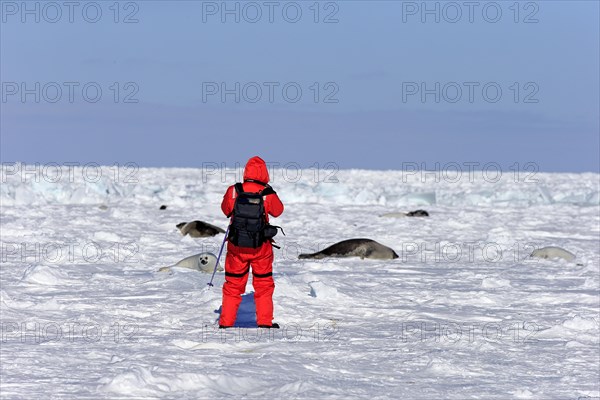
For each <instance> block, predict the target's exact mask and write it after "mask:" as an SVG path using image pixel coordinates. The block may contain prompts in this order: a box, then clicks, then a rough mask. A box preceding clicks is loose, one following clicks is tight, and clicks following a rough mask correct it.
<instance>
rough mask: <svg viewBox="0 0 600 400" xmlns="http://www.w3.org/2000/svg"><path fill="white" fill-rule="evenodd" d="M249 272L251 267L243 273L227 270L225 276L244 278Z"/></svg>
mask: <svg viewBox="0 0 600 400" xmlns="http://www.w3.org/2000/svg"><path fill="white" fill-rule="evenodd" d="M248 272H250V268H248V269H246V270H245V271H244V272H242V273H241V274H234V273H233V272H227V271H225V276H228V277H230V278H243V277H244V276H246V275H248Z"/></svg>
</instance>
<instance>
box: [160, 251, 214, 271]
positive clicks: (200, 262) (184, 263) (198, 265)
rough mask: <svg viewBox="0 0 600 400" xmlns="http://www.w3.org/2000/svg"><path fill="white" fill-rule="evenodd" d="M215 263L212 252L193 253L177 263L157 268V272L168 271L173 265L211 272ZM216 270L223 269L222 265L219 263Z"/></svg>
mask: <svg viewBox="0 0 600 400" xmlns="http://www.w3.org/2000/svg"><path fill="white" fill-rule="evenodd" d="M216 264H217V256H215V255H214V254H213V253H200V254H194V255H193V256H189V257H186V258H184V259H183V260H181V261H179V262H178V263H177V264H174V265H171V266H169V267H163V268H161V269H159V270H158V271H159V272H169V271H171V268H173V267H179V268H189V269H193V270H196V271H200V272H207V273H212V272H213V271H214V269H215V265H216ZM217 271H223V267H221V266H220V265H219V267H218V268H217Z"/></svg>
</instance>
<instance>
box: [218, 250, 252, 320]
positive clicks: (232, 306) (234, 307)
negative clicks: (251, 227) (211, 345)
mask: <svg viewBox="0 0 600 400" xmlns="http://www.w3.org/2000/svg"><path fill="white" fill-rule="evenodd" d="M234 247H235V246H232V245H230V244H228V246H227V256H226V257H225V283H224V284H223V305H222V307H221V318H220V319H219V324H220V325H223V326H233V325H234V324H235V319H236V317H237V311H238V308H239V306H240V303H241V302H242V294H244V292H245V291H246V283H247V282H248V269H249V263H248V261H246V260H245V257H244V255H243V254H238V253H237V251H236V249H235V248H234Z"/></svg>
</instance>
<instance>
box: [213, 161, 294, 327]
mask: <svg viewBox="0 0 600 400" xmlns="http://www.w3.org/2000/svg"><path fill="white" fill-rule="evenodd" d="M248 179H252V180H255V181H259V182H263V183H268V182H269V172H268V170H267V166H266V164H265V162H264V161H263V159H261V158H260V157H252V158H251V159H250V160H248V163H247V164H246V168H245V169H244V183H243V186H244V192H254V193H258V192H260V191H262V190H263V189H264V188H265V187H264V186H263V185H261V184H258V183H255V182H247V181H246V180H248ZM235 196H236V191H235V187H234V186H230V187H229V189H227V192H226V193H225V196H223V202H222V203H221V210H223V213H225V215H227V216H229V215H230V214H231V212H232V211H233V206H234V204H235ZM264 207H265V214H266V218H267V221H268V220H269V215H271V216H273V217H278V216H280V215H281V213H282V212H283V204H282V203H281V200H279V197H278V196H277V194H269V195H267V196H265V198H264ZM250 266H251V267H252V269H251V270H252V275H253V276H252V285H253V286H254V303H255V305H256V323H257V325H267V326H270V325H271V324H272V323H273V291H274V290H275V283H274V282H273V276H272V274H273V247H272V245H271V243H270V242H268V241H267V242H265V243H263V244H262V246H260V247H259V248H256V249H253V248H244V247H238V246H236V245H234V244H233V243H231V242H229V241H228V242H227V257H226V258H225V273H226V275H225V283H224V284H223V307H222V309H221V318H220V321H219V324H220V325H222V326H233V325H234V323H235V319H236V315H237V310H238V307H239V305H240V302H241V301H242V294H243V293H244V292H245V291H246V282H248V275H249V271H250Z"/></svg>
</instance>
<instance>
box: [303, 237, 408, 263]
mask: <svg viewBox="0 0 600 400" xmlns="http://www.w3.org/2000/svg"><path fill="white" fill-rule="evenodd" d="M325 257H360V258H361V259H364V258H368V259H372V260H393V259H395V258H398V254H396V252H395V251H394V250H392V249H391V248H389V247H387V246H384V245H382V244H381V243H378V242H376V241H374V240H371V239H348V240H344V241H342V242H339V243H336V244H333V245H331V246H329V247H327V248H326V249H323V250H321V251H319V252H317V253H313V254H300V255H299V256H298V258H299V259H301V260H305V259H321V258H325Z"/></svg>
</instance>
